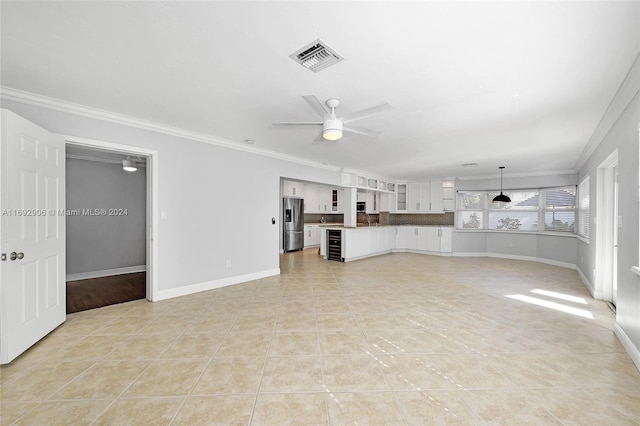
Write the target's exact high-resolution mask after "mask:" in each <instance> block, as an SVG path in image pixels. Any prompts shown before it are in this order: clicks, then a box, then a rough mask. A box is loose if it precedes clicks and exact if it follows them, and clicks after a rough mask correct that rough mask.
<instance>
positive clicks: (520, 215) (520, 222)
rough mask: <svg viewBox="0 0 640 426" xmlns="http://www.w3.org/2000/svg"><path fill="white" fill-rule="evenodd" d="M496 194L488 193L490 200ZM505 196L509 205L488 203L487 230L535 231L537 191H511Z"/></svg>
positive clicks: (538, 197)
mask: <svg viewBox="0 0 640 426" xmlns="http://www.w3.org/2000/svg"><path fill="white" fill-rule="evenodd" d="M498 194H499V193H498V192H489V193H488V194H487V195H488V197H489V199H490V200H493V198H494V197H495V196H496V195H498ZM506 195H508V196H509V198H511V202H510V203H494V202H491V203H489V229H497V230H505V231H537V230H538V208H539V205H540V193H539V192H537V191H512V192H509V193H507V194H506Z"/></svg>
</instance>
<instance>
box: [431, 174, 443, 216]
mask: <svg viewBox="0 0 640 426" xmlns="http://www.w3.org/2000/svg"><path fill="white" fill-rule="evenodd" d="M442 194H443V191H442V181H441V180H432V181H430V182H429V211H432V212H441V211H444V205H443V203H442Z"/></svg>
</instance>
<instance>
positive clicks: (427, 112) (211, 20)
mask: <svg viewBox="0 0 640 426" xmlns="http://www.w3.org/2000/svg"><path fill="white" fill-rule="evenodd" d="M0 7H1V24H2V27H1V36H2V45H1V49H2V50H1V55H2V58H1V59H2V62H1V67H2V68H1V71H2V74H1V84H2V85H3V86H5V87H9V88H14V89H19V90H24V91H27V92H32V93H36V94H40V95H44V96H48V97H53V98H57V99H61V100H66V101H70V102H74V103H78V104H82V105H86V106H89V107H93V108H98V109H101V110H106V111H111V112H116V113H120V114H125V115H130V116H132V117H136V118H140V119H144V120H151V121H154V122H158V123H162V124H166V125H170V126H174V127H178V128H182V129H185V130H190V131H194V132H199V133H203V134H207V135H211V136H214V137H217V138H220V139H225V140H228V141H233V142H236V143H238V144H242V145H243V146H245V147H246V145H245V144H244V142H243V141H244V140H245V139H253V140H255V144H254V145H253V147H255V148H256V149H266V150H271V151H278V152H283V153H286V154H289V155H294V156H297V157H302V158H306V159H310V160H314V161H317V162H321V163H327V164H329V165H334V166H339V167H346V168H353V169H360V170H365V171H369V172H374V173H377V174H379V175H381V176H386V177H390V178H397V179H401V178H408V179H418V178H429V177H452V176H456V177H468V176H479V175H487V174H489V175H495V176H497V175H498V169H497V167H498V166H500V165H505V166H507V169H506V170H505V175H507V174H508V173H531V174H537V173H545V172H550V171H566V170H573V169H574V168H575V165H576V162H577V160H578V158H579V156H580V154H581V152H582V151H583V149H584V148H585V146H586V144H587V141H588V140H589V138H590V136H591V135H592V133H593V131H594V130H595V128H596V126H597V125H598V122H599V120H600V119H601V118H602V115H603V113H604V111H605V110H606V108H607V106H608V104H609V102H610V101H611V99H612V98H613V96H614V94H615V92H616V90H617V89H618V87H619V86H620V84H621V83H622V81H623V79H624V77H625V75H626V73H627V72H628V70H629V69H630V67H631V65H632V63H633V61H634V60H635V58H636V56H637V55H638V53H639V52H640V2H637V1H627V2H604V1H602V2H481V1H474V2H400V1H394V2H344V1H341V2H327V1H318V2H291V1H290V2H270V1H260V2H244V1H235V2H42V3H38V2H5V1H3V2H2V3H1V6H0ZM317 38H321V39H323V40H324V41H325V42H326V43H327V44H328V45H329V46H330V47H332V48H333V49H335V50H336V51H337V52H338V53H339V54H341V55H342V56H344V58H345V60H344V61H342V62H340V63H338V64H336V65H334V66H332V67H330V68H327V69H325V70H324V71H321V72H319V73H317V74H315V73H313V72H311V71H309V70H307V69H305V68H303V67H302V66H300V65H298V64H296V63H295V62H294V61H292V60H291V59H290V58H289V55H290V54H291V53H293V52H295V51H296V50H298V49H299V48H301V47H303V46H304V45H306V44H307V43H310V42H312V41H313V40H315V39H317ZM308 94H313V95H316V96H317V97H318V98H319V99H321V100H322V101H324V100H326V99H327V98H332V97H337V98H340V99H341V100H342V105H341V107H340V110H339V111H338V112H339V114H338V115H340V113H342V114H345V113H349V112H352V111H356V110H360V109H363V108H366V107H370V106H373V105H377V104H380V103H382V102H389V103H390V104H391V105H392V106H393V109H391V110H389V111H386V112H384V113H382V114H380V115H377V116H375V117H371V118H367V119H364V120H361V121H358V122H355V123H353V124H354V125H357V126H360V127H367V128H371V129H375V130H378V131H381V134H380V136H379V137H377V138H375V139H372V138H368V137H365V136H360V135H353V134H346V133H345V137H344V138H343V139H342V140H340V141H338V142H315V143H314V142H312V141H313V139H314V138H315V137H316V136H317V133H318V131H317V130H316V129H315V128H277V127H273V126H271V123H272V122H275V121H316V120H317V116H316V115H315V113H314V112H313V110H312V109H311V108H310V107H309V106H308V105H307V104H306V103H305V102H304V101H303V100H302V99H301V97H300V96H302V95H308ZM463 163H478V165H477V166H474V167H462V164H463Z"/></svg>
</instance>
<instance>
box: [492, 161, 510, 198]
mask: <svg viewBox="0 0 640 426" xmlns="http://www.w3.org/2000/svg"><path fill="white" fill-rule="evenodd" d="M498 168H499V169H500V195H496V196H495V197H493V200H491V202H492V203H510V202H511V198H509V196H508V195H504V194H503V193H502V170H504V166H500V167H498Z"/></svg>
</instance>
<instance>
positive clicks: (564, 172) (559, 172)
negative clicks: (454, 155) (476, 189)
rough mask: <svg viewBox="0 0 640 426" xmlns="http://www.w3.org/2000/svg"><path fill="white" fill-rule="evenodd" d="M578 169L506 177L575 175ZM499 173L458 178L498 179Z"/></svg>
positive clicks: (508, 175)
mask: <svg viewBox="0 0 640 426" xmlns="http://www.w3.org/2000/svg"><path fill="white" fill-rule="evenodd" d="M577 173H578V172H577V170H573V169H567V170H545V171H542V172H531V173H526V172H520V173H505V174H504V177H505V178H507V177H509V178H518V177H536V176H561V175H575V174H577ZM496 176H497V174H496V173H492V174H486V175H476V176H465V177H458V178H457V179H458V180H484V179H496Z"/></svg>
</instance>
